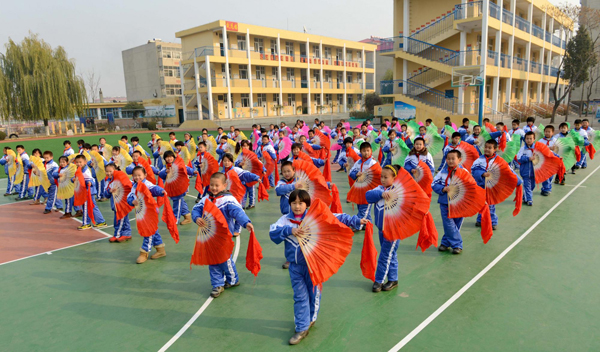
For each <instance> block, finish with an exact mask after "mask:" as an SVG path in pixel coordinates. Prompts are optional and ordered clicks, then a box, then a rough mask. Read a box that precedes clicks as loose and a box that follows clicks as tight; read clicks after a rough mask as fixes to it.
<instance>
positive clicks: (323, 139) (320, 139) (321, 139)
mask: <svg viewBox="0 0 600 352" xmlns="http://www.w3.org/2000/svg"><path fill="white" fill-rule="evenodd" d="M314 131H315V137H314V138H313V144H318V145H319V146H320V147H321V148H323V149H327V150H329V148H331V140H330V139H329V138H327V136H326V135H324V134H323V132H321V130H320V129H318V128H315V129H314Z"/></svg>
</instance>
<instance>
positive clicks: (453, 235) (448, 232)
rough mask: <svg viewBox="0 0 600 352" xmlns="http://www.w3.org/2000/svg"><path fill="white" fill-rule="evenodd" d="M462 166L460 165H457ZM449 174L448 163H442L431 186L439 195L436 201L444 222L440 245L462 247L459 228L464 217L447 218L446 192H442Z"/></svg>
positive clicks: (447, 181) (449, 177) (448, 180)
mask: <svg viewBox="0 0 600 352" xmlns="http://www.w3.org/2000/svg"><path fill="white" fill-rule="evenodd" d="M458 167H460V168H462V166H460V165H459V166H458ZM451 179H452V176H451V175H448V165H444V167H443V168H442V170H440V172H438V174H437V175H436V176H435V177H434V179H433V183H432V184H431V188H433V191H434V192H435V193H437V194H438V195H439V197H438V203H439V204H440V211H441V213H442V222H443V224H444V237H442V242H441V245H443V246H446V247H451V248H460V249H462V247H463V241H462V237H461V236H460V228H461V226H462V223H463V219H464V218H455V219H450V218H448V194H446V193H445V192H443V191H442V190H443V189H444V187H446V186H448V184H449V183H450V180H451Z"/></svg>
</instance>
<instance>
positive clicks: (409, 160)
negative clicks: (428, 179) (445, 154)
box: [404, 152, 435, 175]
mask: <svg viewBox="0 0 600 352" xmlns="http://www.w3.org/2000/svg"><path fill="white" fill-rule="evenodd" d="M419 161H422V162H424V163H425V164H427V166H429V170H431V174H432V175H433V174H435V167H434V165H433V157H432V156H431V154H430V153H429V152H427V155H422V154H421V155H416V154H413V155H409V156H407V157H406V159H405V160H404V169H405V170H406V171H408V172H409V173H410V172H412V170H414V169H415V168H416V167H417V166H419Z"/></svg>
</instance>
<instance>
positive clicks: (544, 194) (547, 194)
mask: <svg viewBox="0 0 600 352" xmlns="http://www.w3.org/2000/svg"><path fill="white" fill-rule="evenodd" d="M542 195H543V196H544V197H548V196H549V195H550V192H546V191H542Z"/></svg>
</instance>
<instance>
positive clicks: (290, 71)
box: [285, 67, 294, 81]
mask: <svg viewBox="0 0 600 352" xmlns="http://www.w3.org/2000/svg"><path fill="white" fill-rule="evenodd" d="M285 76H286V79H287V80H288V81H293V80H294V69H293V68H291V67H288V68H287V69H286V74H285Z"/></svg>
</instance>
